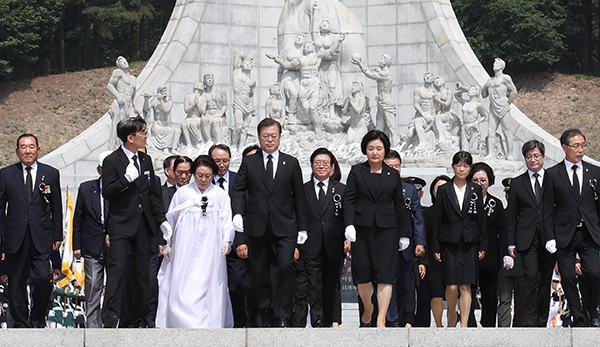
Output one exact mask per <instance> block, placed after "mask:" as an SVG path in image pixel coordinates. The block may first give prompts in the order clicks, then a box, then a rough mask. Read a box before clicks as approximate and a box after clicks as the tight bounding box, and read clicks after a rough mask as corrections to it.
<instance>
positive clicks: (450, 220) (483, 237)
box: [433, 181, 487, 253]
mask: <svg viewBox="0 0 600 347" xmlns="http://www.w3.org/2000/svg"><path fill="white" fill-rule="evenodd" d="M465 189H466V192H465V197H464V200H463V208H462V210H461V209H460V208H459V205H458V198H457V196H456V192H455V191H454V183H453V181H450V182H448V183H446V184H444V185H443V186H440V187H439V188H438V192H437V197H436V199H435V205H434V208H435V219H434V226H433V230H434V233H435V237H434V238H433V252H434V253H440V244H439V242H440V241H441V242H447V243H459V242H460V239H461V238H462V239H463V240H465V242H479V250H480V251H487V232H486V228H485V219H484V216H485V211H484V210H483V194H482V192H481V187H480V186H479V185H478V184H475V183H473V182H470V181H467V184H466V187H465ZM472 199H474V200H473V201H474V202H475V211H474V212H476V213H473V214H472V213H469V205H470V203H471V202H470V201H471V200H472Z"/></svg>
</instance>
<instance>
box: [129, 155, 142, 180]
mask: <svg viewBox="0 0 600 347" xmlns="http://www.w3.org/2000/svg"><path fill="white" fill-rule="evenodd" d="M131 159H133V166H135V168H136V169H137V170H138V174H139V175H140V176H141V172H140V166H139V165H138V162H137V155H135V154H134V155H133V157H132V158H131Z"/></svg>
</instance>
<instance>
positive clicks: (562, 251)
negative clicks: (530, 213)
mask: <svg viewBox="0 0 600 347" xmlns="http://www.w3.org/2000/svg"><path fill="white" fill-rule="evenodd" d="M560 143H561V146H562V149H563V151H564V152H565V160H563V161H561V162H560V163H558V164H556V165H554V166H553V167H552V168H550V169H548V170H547V171H546V177H545V178H544V185H543V187H544V199H543V205H544V211H543V215H544V233H545V237H544V239H545V240H546V249H547V250H548V251H549V252H550V253H555V252H556V258H557V260H558V270H559V271H560V275H561V279H562V281H561V282H562V286H563V288H564V290H565V296H566V298H567V302H568V303H569V307H570V309H571V315H572V317H573V323H574V325H575V326H585V324H586V317H585V315H584V311H583V309H582V307H581V303H580V301H579V292H578V290H577V277H576V275H575V263H576V255H577V254H579V258H580V259H581V270H582V272H583V274H584V275H585V280H586V284H587V287H588V293H589V305H588V306H589V307H585V309H586V310H587V311H588V313H589V314H590V316H591V317H590V318H591V324H592V325H594V326H599V325H600V320H598V314H597V313H596V306H598V303H599V302H600V300H599V299H600V296H599V294H600V225H599V223H598V213H599V212H600V209H599V206H598V204H599V195H600V191H598V190H599V189H600V188H599V187H598V182H599V181H600V168H599V167H597V166H595V165H592V164H590V163H586V162H583V161H582V159H583V156H584V154H585V150H586V148H587V144H586V143H585V136H584V135H583V134H582V133H581V131H579V130H578V129H569V130H567V131H565V132H564V133H563V134H562V136H561V137H560Z"/></svg>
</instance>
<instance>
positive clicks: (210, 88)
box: [200, 73, 229, 143]
mask: <svg viewBox="0 0 600 347" xmlns="http://www.w3.org/2000/svg"><path fill="white" fill-rule="evenodd" d="M202 97H203V98H204V100H206V112H205V113H204V116H203V117H201V118H200V119H201V124H202V138H203V139H204V141H206V142H208V141H212V142H214V143H225V137H226V136H225V134H227V115H226V114H225V112H226V111H227V92H225V90H224V89H223V88H221V87H216V86H215V75H213V74H212V73H207V74H205V75H204V93H203V94H202ZM228 135H229V134H227V137H229V136H228Z"/></svg>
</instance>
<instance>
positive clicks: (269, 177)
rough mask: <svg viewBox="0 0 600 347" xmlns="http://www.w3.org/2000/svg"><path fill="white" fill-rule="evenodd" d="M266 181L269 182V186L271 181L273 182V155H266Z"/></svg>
mask: <svg viewBox="0 0 600 347" xmlns="http://www.w3.org/2000/svg"><path fill="white" fill-rule="evenodd" d="M267 159H269V160H267V182H269V186H270V185H271V182H273V156H272V155H270V154H269V155H267Z"/></svg>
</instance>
